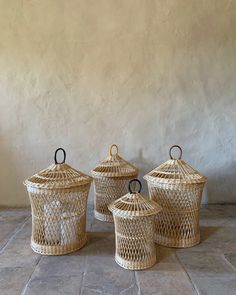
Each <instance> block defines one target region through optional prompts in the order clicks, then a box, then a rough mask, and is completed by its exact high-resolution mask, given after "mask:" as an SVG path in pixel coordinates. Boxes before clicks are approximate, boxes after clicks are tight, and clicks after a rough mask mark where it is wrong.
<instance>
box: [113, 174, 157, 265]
mask: <svg viewBox="0 0 236 295" xmlns="http://www.w3.org/2000/svg"><path fill="white" fill-rule="evenodd" d="M132 182H138V183H139V185H140V189H139V191H138V192H132V190H131V183H132ZM129 191H130V192H129V193H128V194H126V195H125V196H123V197H121V198H120V199H118V200H116V201H114V202H113V203H111V204H110V205H109V206H108V207H109V210H111V212H112V213H113V216H114V222H115V234H116V254H115V260H116V262H117V263H118V264H119V265H120V266H122V267H123V268H126V269H131V270H135V269H145V268H148V267H151V266H152V265H154V264H155V262H156V247H155V242H154V231H155V224H154V216H155V215H156V214H157V213H158V212H159V211H160V210H161V207H160V206H159V205H158V204H157V203H156V202H154V201H151V200H148V199H147V198H145V197H143V196H142V195H141V194H140V191H141V183H140V181H139V180H137V179H133V180H131V181H130V183H129Z"/></svg>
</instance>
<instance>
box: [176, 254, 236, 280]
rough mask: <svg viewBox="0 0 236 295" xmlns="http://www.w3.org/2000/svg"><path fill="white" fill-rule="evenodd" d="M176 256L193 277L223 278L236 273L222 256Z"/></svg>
mask: <svg viewBox="0 0 236 295" xmlns="http://www.w3.org/2000/svg"><path fill="white" fill-rule="evenodd" d="M176 254H177V256H178V258H179V260H180V261H181V263H182V265H183V266H184V268H185V270H186V271H187V272H188V273H189V274H190V275H191V276H193V275H194V276H202V277H205V276H208V277H216V276H217V277H221V276H223V275H225V274H233V273H235V272H234V269H233V267H231V265H230V264H229V263H227V261H226V260H225V258H224V256H223V255H222V254H210V253H202V252H191V253H183V252H182V253H178V252H176ZM235 274H236V273H235Z"/></svg>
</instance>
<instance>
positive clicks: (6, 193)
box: [0, 136, 27, 207]
mask: <svg viewBox="0 0 236 295" xmlns="http://www.w3.org/2000/svg"><path fill="white" fill-rule="evenodd" d="M0 142H1V146H0V161H1V167H2V168H1V169H0V186H1V192H0V206H2V207H5V206H8V204H10V203H13V204H14V203H15V204H16V206H21V205H22V204H25V203H26V200H25V199H26V198H27V193H26V192H25V188H24V186H23V184H22V182H23V180H22V171H21V165H20V161H21V159H22V155H21V154H18V153H17V152H16V151H12V149H13V148H14V147H12V146H9V147H6V145H5V142H4V138H3V137H2V136H0ZM13 155H17V157H15V158H14V157H13ZM16 184H17V185H16ZM19 187H20V188H21V189H20V190H19Z"/></svg>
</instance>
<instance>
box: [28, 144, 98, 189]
mask: <svg viewBox="0 0 236 295" xmlns="http://www.w3.org/2000/svg"><path fill="white" fill-rule="evenodd" d="M60 150H61V151H62V152H63V155H64V159H63V161H62V162H61V163H59V162H58V161H57V153H58V151H60ZM54 160H55V164H52V165H51V166H49V167H48V168H46V169H44V170H42V171H40V172H39V173H37V174H35V175H33V176H31V177H29V178H28V179H26V180H25V181H24V184H25V185H26V186H28V187H32V188H39V189H41V188H42V189H64V188H71V187H76V186H80V185H85V184H88V183H90V182H91V181H92V178H91V177H90V176H88V175H86V174H84V173H82V172H80V171H78V170H76V169H74V168H72V167H71V166H69V165H68V164H66V163H65V160H66V152H65V150H64V149H62V148H59V149H57V150H56V151H55V156H54Z"/></svg>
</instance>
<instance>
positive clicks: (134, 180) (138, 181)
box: [129, 178, 142, 194]
mask: <svg viewBox="0 0 236 295" xmlns="http://www.w3.org/2000/svg"><path fill="white" fill-rule="evenodd" d="M133 182H137V183H138V184H139V190H138V193H140V192H141V190H142V183H141V181H140V180H138V179H137V178H134V179H132V180H130V181H129V192H130V193H131V194H135V193H137V192H133V191H132V189H131V184H132V183H133Z"/></svg>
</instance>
